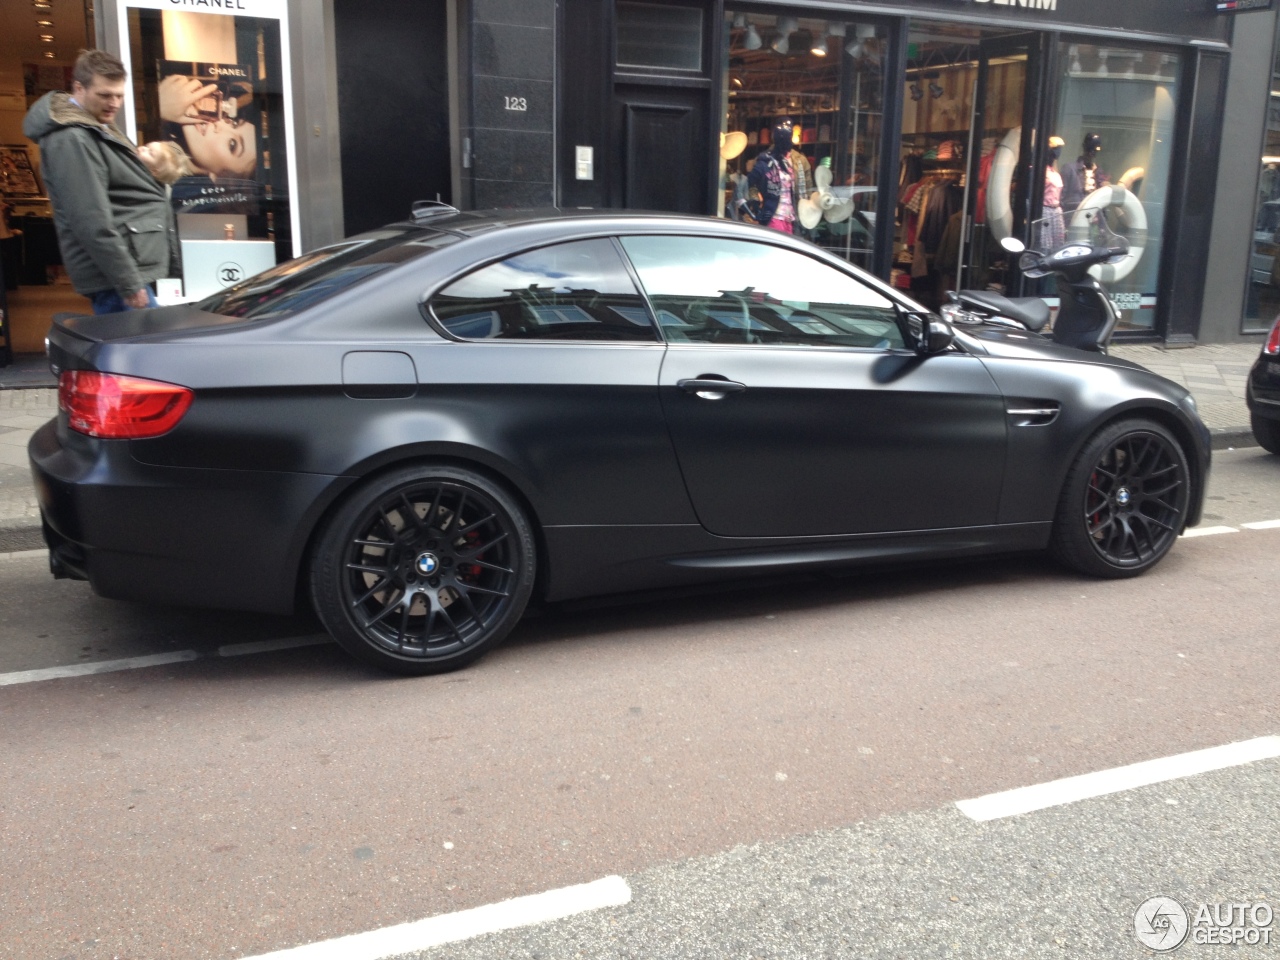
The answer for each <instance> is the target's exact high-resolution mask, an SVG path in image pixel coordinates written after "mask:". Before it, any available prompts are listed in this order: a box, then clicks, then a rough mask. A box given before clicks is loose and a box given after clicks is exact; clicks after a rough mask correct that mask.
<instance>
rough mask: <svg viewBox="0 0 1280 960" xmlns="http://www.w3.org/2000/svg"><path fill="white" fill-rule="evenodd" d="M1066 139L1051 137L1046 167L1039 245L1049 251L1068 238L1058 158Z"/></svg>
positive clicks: (1046, 251)
mask: <svg viewBox="0 0 1280 960" xmlns="http://www.w3.org/2000/svg"><path fill="white" fill-rule="evenodd" d="M1065 144H1066V141H1065V140H1063V139H1062V138H1061V137H1050V138H1049V153H1048V154H1047V156H1046V157H1045V168H1044V219H1043V220H1042V221H1041V224H1040V236H1039V238H1038V240H1039V242H1038V243H1037V247H1038V248H1039V249H1040V251H1041V252H1042V253H1048V252H1049V251H1051V250H1056V249H1058V247H1060V246H1062V244H1063V243H1065V242H1066V239H1067V227H1066V220H1065V219H1064V218H1063V216H1062V184H1063V181H1062V174H1060V173H1059V172H1058V168H1057V163H1058V158H1059V157H1061V156H1062V148H1063V146H1064V145H1065Z"/></svg>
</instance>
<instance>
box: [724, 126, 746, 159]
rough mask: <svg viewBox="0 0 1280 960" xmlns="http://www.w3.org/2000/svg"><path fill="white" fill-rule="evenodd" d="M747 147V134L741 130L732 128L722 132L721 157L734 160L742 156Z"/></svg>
mask: <svg viewBox="0 0 1280 960" xmlns="http://www.w3.org/2000/svg"><path fill="white" fill-rule="evenodd" d="M745 149H747V135H746V134H745V133H743V132H742V131H741V130H730V131H729V132H728V133H722V134H720V157H721V159H724V160H732V159H734V157H737V156H740V155H741V154H742V151H743V150H745Z"/></svg>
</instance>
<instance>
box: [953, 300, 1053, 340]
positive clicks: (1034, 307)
mask: <svg viewBox="0 0 1280 960" xmlns="http://www.w3.org/2000/svg"><path fill="white" fill-rule="evenodd" d="M960 298H961V300H968V301H969V302H970V303H972V304H973V305H974V306H976V307H978V308H979V309H981V310H985V311H988V312H990V313H995V314H999V315H1000V316H1002V317H1008V318H1009V319H1010V320H1017V321H1018V323H1020V324H1022V325H1023V326H1024V327H1026V328H1027V329H1028V330H1030V331H1031V332H1032V333H1039V332H1040V331H1041V330H1043V329H1044V328H1045V327H1047V326H1048V325H1049V305H1048V304H1047V303H1045V302H1044V301H1043V300H1041V299H1040V298H1039V297H1017V298H1010V297H1003V296H1001V295H1000V294H998V293H992V292H991V291H990V290H961V291H960Z"/></svg>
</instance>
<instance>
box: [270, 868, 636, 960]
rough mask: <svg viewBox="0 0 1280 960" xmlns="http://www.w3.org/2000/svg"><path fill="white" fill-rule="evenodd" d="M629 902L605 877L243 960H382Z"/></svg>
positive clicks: (625, 891) (622, 888)
mask: <svg viewBox="0 0 1280 960" xmlns="http://www.w3.org/2000/svg"><path fill="white" fill-rule="evenodd" d="M630 902H631V887H630V885H629V884H628V883H627V881H626V880H624V879H622V877H618V876H612V877H604V878H602V879H600V880H593V881H592V882H591V883H583V884H579V885H578V886H575V887H561V888H560V889H559V890H548V891H546V892H545V893H534V894H530V895H529V896H527V897H516V898H515V899H514V900H504V901H503V902H501V903H491V904H488V905H487V906H483V907H475V908H474V909H472V910H462V911H460V912H458V913H446V914H442V915H440V916H438V917H428V918H427V919H425V920H415V921H414V922H412V923H402V924H399V925H398V926H394V927H384V928H383V929H381V930H370V931H369V932H368V933H356V934H352V935H351V936H349V937H338V938H336V939H334V940H323V941H321V942H320V943H309V944H305V945H304V946H301V947H291V948H289V949H287V950H277V951H276V952H275V953H264V954H260V955H258V956H257V957H251V958H248V960H382V958H383V957H394V956H398V955H399V954H402V953H412V952H414V951H417V950H426V949H428V948H429V947H438V946H440V945H441V944H445V943H456V942H457V941H459V940H470V939H471V938H472V937H478V936H481V935H482V934H486V933H497V932H498V931H500V930H511V929H513V928H515V927H528V926H532V925H533V924H535V923H546V922H547V921H548V920H561V919H563V918H564V917H571V916H573V915H575V914H579V913H586V912H587V911H589V910H600V909H602V908H604V907H620V906H622V905H623V904H625V903H630Z"/></svg>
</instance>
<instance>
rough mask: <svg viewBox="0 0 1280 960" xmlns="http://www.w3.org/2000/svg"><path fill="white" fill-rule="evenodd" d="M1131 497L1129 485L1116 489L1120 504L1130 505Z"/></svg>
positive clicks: (1117, 500) (1117, 501)
mask: <svg viewBox="0 0 1280 960" xmlns="http://www.w3.org/2000/svg"><path fill="white" fill-rule="evenodd" d="M1129 499H1130V493H1129V488H1128V487H1121V488H1120V489H1119V490H1117V491H1116V503H1118V504H1120V506H1122V507H1127V506H1128V505H1129Z"/></svg>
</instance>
